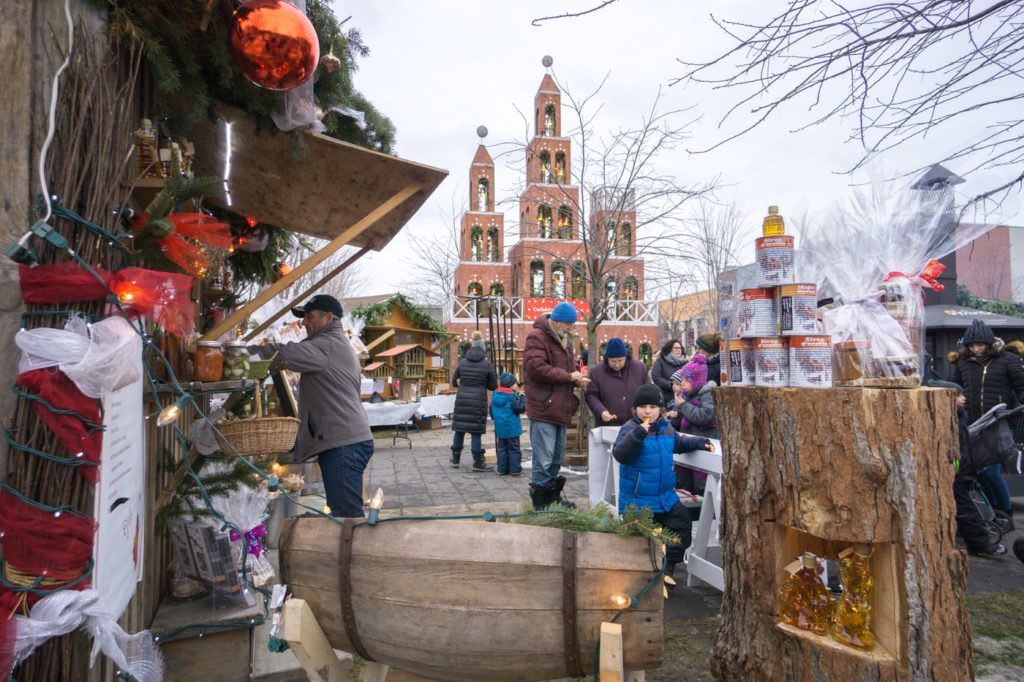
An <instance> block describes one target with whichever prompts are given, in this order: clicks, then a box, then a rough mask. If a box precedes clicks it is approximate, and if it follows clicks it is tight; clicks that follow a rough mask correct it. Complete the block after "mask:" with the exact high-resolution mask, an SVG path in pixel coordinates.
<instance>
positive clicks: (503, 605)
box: [281, 518, 664, 682]
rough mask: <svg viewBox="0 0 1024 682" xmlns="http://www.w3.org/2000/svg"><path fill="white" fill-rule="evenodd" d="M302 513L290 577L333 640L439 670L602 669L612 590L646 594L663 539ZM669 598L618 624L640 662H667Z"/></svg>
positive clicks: (286, 568)
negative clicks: (351, 522)
mask: <svg viewBox="0 0 1024 682" xmlns="http://www.w3.org/2000/svg"><path fill="white" fill-rule="evenodd" d="M291 523H293V524H294V527H291V528H286V532H284V533H283V534H282V546H281V561H282V567H283V574H284V575H283V580H284V582H286V583H287V584H288V589H289V591H290V592H291V594H292V595H293V596H295V597H298V598H300V599H305V600H306V601H307V602H308V603H309V605H310V608H312V609H313V612H314V613H315V614H316V616H317V619H318V620H319V622H320V626H321V628H323V631H324V633H325V634H326V635H327V638H328V639H329V640H330V642H331V645H332V646H334V647H335V648H336V649H342V650H344V651H348V652H350V653H353V654H355V655H358V656H362V657H364V658H367V657H368V658H370V659H372V660H375V661H379V662H381V663H385V664H387V665H389V666H392V667H394V668H397V669H399V670H404V671H406V672H410V673H414V674H416V675H420V676H422V677H427V678H434V679H439V680H466V681H467V682H482V681H485V680H550V679H554V678H564V677H572V676H579V675H581V674H589V673H591V672H593V669H594V654H595V650H596V647H597V643H598V638H599V635H600V629H601V622H602V621H607V620H610V619H611V618H612V617H613V616H614V615H615V613H616V612H617V609H616V608H615V607H614V606H613V605H612V603H611V596H612V595H614V594H616V593H621V592H624V593H626V594H631V595H635V594H637V593H638V592H639V591H640V590H641V589H643V587H644V586H645V585H646V584H647V583H648V582H649V581H650V580H651V578H652V577H653V576H654V574H655V570H654V569H653V568H652V548H651V545H650V543H649V542H648V541H647V540H645V539H643V538H636V537H631V538H624V537H618V536H616V535H611V534H607V533H576V532H571V531H561V530H556V529H552V528H540V527H537V526H525V525H519V524H510V523H481V522H476V521H469V520H451V521H445V520H432V521H415V520H401V521H387V522H384V523H380V524H377V525H374V526H370V525H357V526H354V527H352V526H349V529H350V530H349V531H348V539H345V537H343V536H345V535H346V533H344V532H343V527H342V525H341V524H339V523H336V522H334V521H332V520H331V519H326V518H319V519H310V518H303V519H296V520H294V521H292V522H291ZM348 553H350V556H349V557H348V558H346V554H348ZM653 557H655V558H656V560H657V561H659V562H660V560H661V551H660V548H655V549H654V554H653ZM346 565H347V566H348V570H347V571H346V570H345V567H346ZM346 583H347V584H348V586H349V588H348V589H346V588H345V584H346ZM662 607H663V597H662V585H661V581H660V580H659V581H658V583H657V584H655V585H654V586H652V587H651V589H649V590H648V591H647V592H646V593H645V594H644V595H643V596H642V597H640V599H639V604H638V608H636V609H630V610H629V611H627V612H625V613H623V614H622V615H621V616H619V618H618V620H617V621H616V622H618V623H621V624H622V628H623V638H624V642H623V647H624V657H625V659H624V660H625V668H626V669H627V670H651V669H655V668H659V667H660V666H661V660H662V655H663V653H664V638H663V630H662ZM346 613H347V614H348V616H347V617H346V615H345V614H346Z"/></svg>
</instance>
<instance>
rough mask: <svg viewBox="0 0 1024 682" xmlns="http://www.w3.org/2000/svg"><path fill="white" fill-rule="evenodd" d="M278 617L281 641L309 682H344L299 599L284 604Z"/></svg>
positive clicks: (333, 656)
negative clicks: (314, 681)
mask: <svg viewBox="0 0 1024 682" xmlns="http://www.w3.org/2000/svg"><path fill="white" fill-rule="evenodd" d="M282 616H283V623H282V627H281V639H283V640H285V641H286V642H288V646H289V647H290V648H291V650H292V651H293V652H294V653H295V658H297V659H299V663H301V664H302V668H303V669H304V670H305V671H306V674H307V675H309V679H311V680H322V681H323V682H347V680H348V675H347V674H346V673H345V667H344V666H343V665H342V663H341V661H340V660H338V656H337V655H336V654H335V653H334V649H333V648H332V647H331V645H330V644H329V643H328V642H327V637H326V636H325V635H324V631H323V630H321V629H320V625H319V623H317V622H316V617H315V616H314V615H313V611H311V610H310V608H309V605H308V604H306V602H305V601H303V600H302V599H289V600H288V601H286V602H285V603H284V610H283V611H282ZM386 674H387V673H386V672H385V675H386Z"/></svg>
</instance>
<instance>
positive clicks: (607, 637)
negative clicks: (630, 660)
mask: <svg viewBox="0 0 1024 682" xmlns="http://www.w3.org/2000/svg"><path fill="white" fill-rule="evenodd" d="M623 661H624V658H623V654H622V625H620V624H619V623H610V622H607V621H605V622H604V623H601V657H600V659H599V661H598V664H597V678H598V679H599V680H601V682H622V681H623V680H624V679H625V677H626V675H625V671H624V670H623V668H622V665H623Z"/></svg>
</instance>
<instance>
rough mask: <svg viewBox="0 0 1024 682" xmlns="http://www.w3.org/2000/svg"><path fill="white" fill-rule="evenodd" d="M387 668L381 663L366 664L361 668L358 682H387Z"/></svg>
mask: <svg viewBox="0 0 1024 682" xmlns="http://www.w3.org/2000/svg"><path fill="white" fill-rule="evenodd" d="M387 679H388V666H386V665H384V664H383V663H367V664H366V667H365V668H363V676H362V677H361V678H360V682H387Z"/></svg>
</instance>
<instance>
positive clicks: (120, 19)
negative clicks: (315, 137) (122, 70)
mask: <svg viewBox="0 0 1024 682" xmlns="http://www.w3.org/2000/svg"><path fill="white" fill-rule="evenodd" d="M92 2H93V3H94V4H97V5H107V6H109V7H110V12H111V26H112V28H113V29H114V30H115V31H117V32H119V33H120V34H121V35H122V36H124V37H126V38H129V39H130V40H132V41H135V42H137V43H139V44H141V45H142V46H143V48H144V50H145V55H146V59H147V61H148V63H149V66H150V70H151V72H152V74H153V77H154V81H155V84H156V93H155V94H156V98H155V101H154V103H153V109H154V111H153V112H152V113H153V114H154V115H163V116H166V117H167V120H168V123H169V124H170V127H171V130H172V131H173V132H174V133H176V134H181V133H184V132H185V131H187V130H188V128H189V127H191V125H192V124H194V123H195V122H196V121H198V120H200V119H201V118H203V117H204V116H210V114H211V102H212V100H219V101H222V102H225V103H227V104H230V105H232V106H235V107H238V108H239V109H242V110H244V111H245V112H246V113H248V115H249V116H250V117H251V118H252V119H253V120H254V122H255V123H256V125H257V128H258V129H259V130H260V131H261V132H262V131H265V132H268V133H270V134H276V133H277V132H278V129H277V126H276V125H275V124H274V122H273V119H272V118H271V115H272V114H273V113H274V112H277V111H279V110H281V108H282V106H283V102H284V93H281V92H276V91H273V90H267V89H264V88H260V87H259V86H257V85H254V84H253V83H251V82H250V81H249V80H248V79H247V78H246V77H245V75H244V74H242V72H241V71H240V70H239V68H238V67H237V65H236V64H235V62H234V59H233V58H232V57H231V53H230V50H229V48H228V33H229V28H230V25H231V5H230V4H228V3H222V2H214V3H213V4H212V5H211V4H209V3H205V2H166V1H165V0H92ZM207 7H209V8H210V10H211V12H212V14H211V16H210V21H209V22H208V23H207V26H206V30H205V32H204V31H203V30H202V29H201V28H200V27H201V25H202V22H203V18H204V15H205V13H206V11H207ZM306 14H307V16H308V17H309V20H310V22H311V23H312V24H313V27H314V28H315V29H316V32H317V35H318V37H319V39H320V54H321V55H324V54H327V53H328V52H330V51H331V50H332V48H333V52H334V54H335V55H336V56H338V57H339V59H340V61H341V66H340V67H339V68H338V69H337V70H335V71H333V72H328V71H327V70H326V69H325V68H323V67H318V68H317V71H316V73H315V74H314V76H313V77H314V79H316V81H315V83H314V85H313V91H314V94H315V97H316V100H317V103H318V104H319V106H320V107H321V108H322V109H323V110H325V111H328V110H329V109H330V108H331V107H332V106H335V105H339V104H341V105H344V106H347V107H350V108H352V109H356V110H358V111H361V112H363V113H364V114H365V116H366V129H365V130H364V129H362V128H360V127H359V126H358V125H356V123H355V121H354V120H353V119H352V118H350V117H347V116H342V115H340V114H338V113H336V112H330V113H328V114H326V115H325V116H324V119H323V123H324V125H325V126H326V127H327V130H326V131H325V134H326V135H328V136H330V137H333V138H335V139H338V140H343V141H345V142H351V143H352V144H356V145H359V146H361V147H365V148H367V149H373V150H375V151H380V152H384V153H385V154H390V153H392V150H393V147H394V139H395V130H394V125H393V124H392V123H391V121H390V120H389V119H388V118H387V117H386V116H384V115H383V114H381V113H380V112H379V111H377V109H376V108H375V107H374V106H373V104H371V103H370V102H369V100H367V99H366V98H365V97H364V96H363V95H362V94H360V93H359V92H358V91H356V90H355V88H354V86H353V83H352V73H353V72H354V71H356V69H357V64H356V60H357V58H359V57H365V56H367V55H368V54H369V49H367V48H366V47H365V46H364V45H363V44H362V37H361V36H360V34H359V31H358V30H356V29H350V30H349V31H348V32H347V33H344V34H343V33H342V32H341V24H340V23H339V22H338V20H337V18H336V17H335V15H334V12H333V11H332V10H331V8H330V6H329V4H328V3H327V2H326V1H325V0H308V2H307V4H306ZM301 136H302V133H301V132H300V131H294V133H293V142H294V144H293V148H294V149H295V150H296V152H301V151H302V150H303V148H304V145H303V143H302V141H301Z"/></svg>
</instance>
